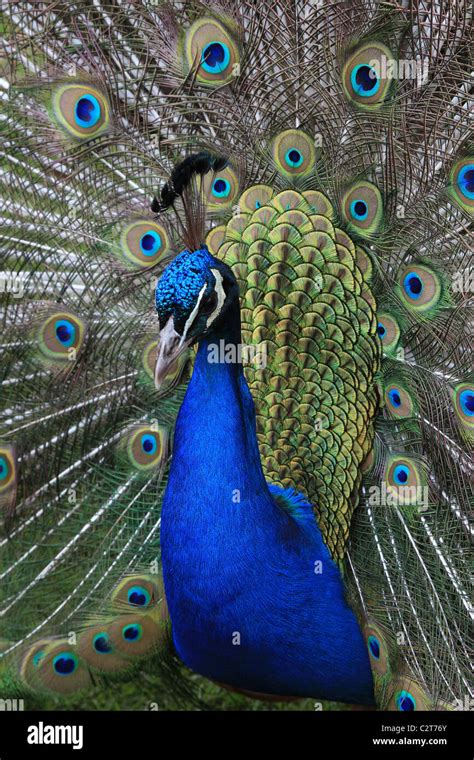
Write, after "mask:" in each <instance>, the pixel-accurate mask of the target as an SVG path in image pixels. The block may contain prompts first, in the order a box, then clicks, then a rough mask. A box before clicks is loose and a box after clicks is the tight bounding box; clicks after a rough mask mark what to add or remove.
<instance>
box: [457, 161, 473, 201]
mask: <svg viewBox="0 0 474 760" xmlns="http://www.w3.org/2000/svg"><path fill="white" fill-rule="evenodd" d="M457 184H458V186H459V189H460V191H461V192H462V194H463V195H465V196H466V198H471V199H472V198H474V164H467V165H466V166H463V167H462V169H461V171H460V172H459V174H458V179H457Z"/></svg>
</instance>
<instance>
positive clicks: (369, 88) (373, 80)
mask: <svg viewBox="0 0 474 760" xmlns="http://www.w3.org/2000/svg"><path fill="white" fill-rule="evenodd" d="M351 85H352V89H353V90H354V92H356V93H357V94H358V95H361V96H362V97H363V98H369V97H371V95H375V93H376V92H377V90H378V89H379V87H380V81H379V78H378V77H377V72H376V71H375V69H374V68H372V66H369V65H368V64H366V63H359V65H358V66H354V68H353V70H352V73H351Z"/></svg>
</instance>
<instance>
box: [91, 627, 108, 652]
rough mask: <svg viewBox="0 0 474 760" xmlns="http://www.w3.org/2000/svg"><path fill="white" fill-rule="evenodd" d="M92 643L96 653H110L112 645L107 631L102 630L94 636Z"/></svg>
mask: <svg viewBox="0 0 474 760" xmlns="http://www.w3.org/2000/svg"><path fill="white" fill-rule="evenodd" d="M92 645H93V647H94V649H95V651H96V652H97V653H98V654H110V652H111V651H112V646H111V644H110V641H109V636H108V634H107V633H105V632H102V633H98V634H96V635H95V636H94V640H93V642H92Z"/></svg>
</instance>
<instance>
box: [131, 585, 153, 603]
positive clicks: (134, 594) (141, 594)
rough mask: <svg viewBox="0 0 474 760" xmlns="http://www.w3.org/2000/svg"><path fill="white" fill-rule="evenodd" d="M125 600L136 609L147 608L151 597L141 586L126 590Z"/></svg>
mask: <svg viewBox="0 0 474 760" xmlns="http://www.w3.org/2000/svg"><path fill="white" fill-rule="evenodd" d="M127 599H128V601H129V604H133V605H135V606H136V607H148V605H149V604H150V599H151V597H150V594H149V593H148V591H147V590H146V588H143V586H133V587H132V588H130V589H129V590H128V594H127Z"/></svg>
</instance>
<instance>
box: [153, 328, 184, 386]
mask: <svg viewBox="0 0 474 760" xmlns="http://www.w3.org/2000/svg"><path fill="white" fill-rule="evenodd" d="M190 343H191V341H188V340H185V336H182V335H180V334H179V333H177V332H176V330H175V329H174V319H173V317H170V318H169V319H168V321H167V323H166V325H165V326H164V327H163V329H162V330H160V340H159V343H158V355H157V358H156V366H155V388H156V389H157V390H160V388H161V386H162V385H163V381H164V380H165V378H166V377H167V375H168V374H169V373H170V372H172V371H173V370H174V368H175V367H176V362H177V360H178V359H179V357H180V356H181V354H182V353H183V352H184V351H186V349H187V348H188V347H189V345H190Z"/></svg>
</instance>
